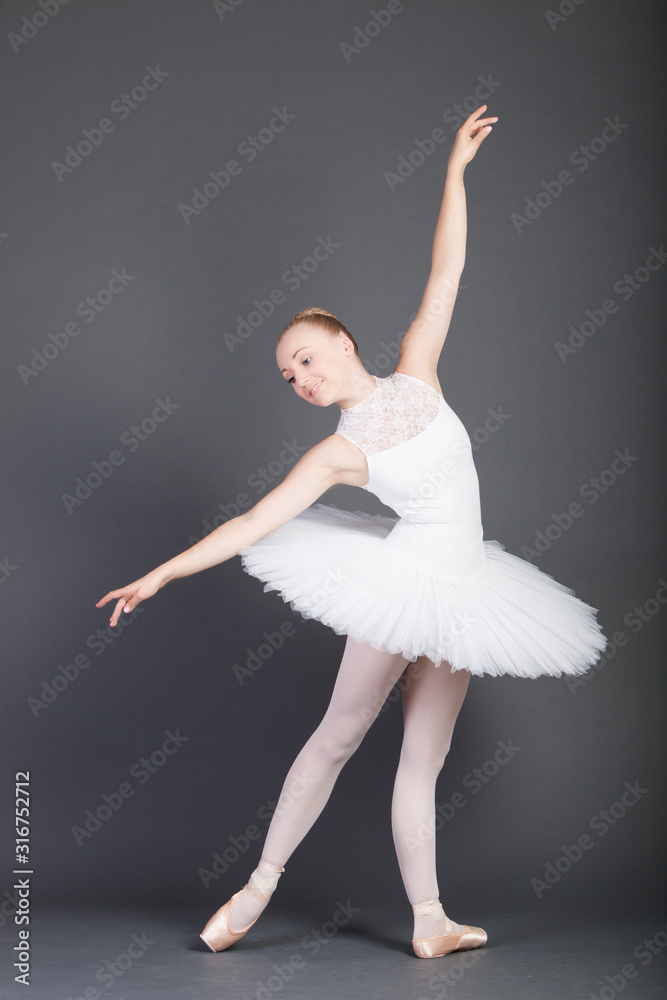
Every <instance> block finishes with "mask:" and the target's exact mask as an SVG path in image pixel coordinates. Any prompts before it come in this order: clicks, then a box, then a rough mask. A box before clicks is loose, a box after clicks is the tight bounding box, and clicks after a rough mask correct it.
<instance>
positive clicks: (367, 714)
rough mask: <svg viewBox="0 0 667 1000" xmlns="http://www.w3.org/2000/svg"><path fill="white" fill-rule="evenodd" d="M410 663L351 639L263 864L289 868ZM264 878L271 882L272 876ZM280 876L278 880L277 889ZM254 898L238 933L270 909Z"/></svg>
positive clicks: (236, 920) (245, 903) (240, 911)
mask: <svg viewBox="0 0 667 1000" xmlns="http://www.w3.org/2000/svg"><path fill="white" fill-rule="evenodd" d="M404 667H405V658H404V657H403V656H401V654H400V653H381V652H378V650H376V649H373V647H372V646H370V645H368V644H367V643H357V642H355V641H354V640H353V639H352V638H350V636H348V637H347V641H346V644H345V651H344V653H343V659H342V660H341V664H340V667H339V669H338V675H337V677H336V683H335V685H334V689H333V693H332V695H331V701H330V703H329V706H328V708H327V711H326V713H325V714H324V716H323V718H322V721H321V722H320V724H319V726H318V727H317V729H316V730H315V732H314V733H313V734H312V736H311V737H310V739H309V740H308V742H307V743H306V744H305V746H304V747H303V749H302V750H301V752H300V753H299V755H298V756H297V758H296V760H295V761H294V763H293V764H292V767H291V768H290V770H289V772H288V773H287V777H286V778H285V781H284V784H283V787H282V791H281V793H280V798H279V799H278V804H277V806H276V810H275V813H274V815H273V818H272V820H271V824H270V826H269V829H268V832H267V835H266V841H265V843H264V849H263V851H262V859H263V860H265V861H269V862H270V863H271V864H273V865H277V866H279V867H284V865H285V862H286V861H287V859H288V858H289V857H290V855H291V854H292V852H293V851H294V849H295V848H296V847H297V846H298V844H299V843H300V842H301V841H302V840H303V838H304V837H305V835H306V834H307V833H308V831H309V830H310V828H311V826H312V825H313V823H314V822H315V820H316V819H317V817H318V816H319V815H320V813H321V812H322V810H323V809H324V806H325V805H326V803H327V801H328V799H329V796H330V795H331V792H332V790H333V787H334V784H335V783H336V779H337V777H338V775H339V774H340V772H341V770H342V768H343V765H344V764H345V763H346V761H348V760H349V759H350V757H351V756H352V754H353V753H354V752H355V750H356V749H357V747H358V746H359V744H360V743H361V741H362V740H363V738H364V736H365V734H366V733H367V732H368V730H369V728H370V726H371V725H372V723H373V722H374V721H375V719H376V718H377V715H378V713H379V711H380V709H381V708H382V705H383V704H384V701H385V699H386V698H387V695H388V694H389V692H390V691H391V689H392V687H393V686H394V684H395V683H396V681H397V680H398V678H399V677H400V676H401V674H402V672H403V669H404ZM258 868H259V869H260V874H262V875H267V876H270V872H269V871H262V868H261V861H260V864H259V866H258ZM278 877H279V876H274V885H275V884H276V883H277V880H278ZM264 905H265V904H264V903H262V902H261V901H258V900H257V899H256V898H255V897H254V896H252V895H251V894H250V893H247V892H245V893H243V894H242V895H241V896H240V897H239V898H238V900H237V901H236V904H235V906H234V910H233V914H232V927H233V928H234V930H238V929H240V928H242V927H245V926H247V924H248V923H249V922H250V921H251V920H253V919H254V918H255V917H256V916H257V914H258V913H260V912H261V911H262V909H263V908H264Z"/></svg>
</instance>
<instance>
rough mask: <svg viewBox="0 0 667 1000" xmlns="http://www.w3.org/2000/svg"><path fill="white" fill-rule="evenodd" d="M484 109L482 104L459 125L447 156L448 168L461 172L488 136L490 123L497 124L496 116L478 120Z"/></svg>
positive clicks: (485, 107)
mask: <svg viewBox="0 0 667 1000" xmlns="http://www.w3.org/2000/svg"><path fill="white" fill-rule="evenodd" d="M486 109H487V105H486V104H482V106H481V107H479V108H477V110H476V111H473V112H472V114H471V115H469V116H468V117H467V118H466V120H465V121H464V123H463V125H461V127H460V129H459V130H458V132H457V133H456V139H455V140H454V145H453V147H452V151H451V153H450V154H449V163H448V168H452V169H459V170H463V168H464V167H465V166H466V164H467V163H470V161H471V160H472V158H473V156H474V155H475V153H476V152H477V150H478V149H479V147H480V146H481V145H482V143H483V142H484V140H485V139H486V137H487V135H489V134H490V132H491V122H497V121H498V118H497V116H496V117H493V118H480V115H481V114H482V112H484V111H486Z"/></svg>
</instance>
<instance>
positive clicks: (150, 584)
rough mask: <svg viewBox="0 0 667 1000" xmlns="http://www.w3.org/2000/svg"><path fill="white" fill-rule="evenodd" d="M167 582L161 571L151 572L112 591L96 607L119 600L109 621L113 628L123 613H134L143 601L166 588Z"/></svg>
mask: <svg viewBox="0 0 667 1000" xmlns="http://www.w3.org/2000/svg"><path fill="white" fill-rule="evenodd" d="M166 582H167V581H166V579H165V578H164V575H163V573H162V571H161V570H160V569H154V570H151V572H150V573H147V574H146V576H142V577H141V578H140V579H139V580H135V581H134V582H133V583H128V585H127V586H126V587H120V588H119V589H118V590H110V591H109V593H108V594H105V595H104V597H102V598H101V599H100V600H99V601H98V602H97V604H96V605H95V607H96V608H101V607H102V606H103V605H105V604H107V603H108V601H112V600H113V599H114V598H117V599H118V601H117V604H116V607H115V609H114V612H113V614H112V615H111V618H110V619H109V624H110V625H112V626H113V625H115V624H116V623H117V622H118V619H119V618H120V613H121V611H126V612H129V611H132V609H133V608H136V606H137V604H140V603H141V601H145V600H146V598H148V597H152V596H153V594H156V593H157V592H158V590H160V588H161V587H164V585H165V583H166Z"/></svg>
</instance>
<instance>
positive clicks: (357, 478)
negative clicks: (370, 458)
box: [311, 434, 369, 486]
mask: <svg viewBox="0 0 667 1000" xmlns="http://www.w3.org/2000/svg"><path fill="white" fill-rule="evenodd" d="M311 452H312V453H314V454H313V457H314V458H316V459H317V461H319V462H322V463H323V464H324V465H326V466H327V467H328V468H329V469H331V471H332V472H333V473H334V476H335V478H336V482H338V483H345V484H346V485H347V486H365V485H366V483H367V482H368V479H369V470H368V462H367V461H366V456H365V455H364V453H363V451H362V450H361V448H358V447H357V446H356V444H352V442H351V441H348V439H347V438H344V437H343V436H342V434H331V435H330V436H329V437H327V438H324V440H323V441H320V443H319V444H316V445H315V446H314V447H313V448H311Z"/></svg>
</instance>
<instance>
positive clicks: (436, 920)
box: [96, 105, 606, 958]
mask: <svg viewBox="0 0 667 1000" xmlns="http://www.w3.org/2000/svg"><path fill="white" fill-rule="evenodd" d="M486 109H487V106H486V105H482V106H481V107H479V108H478V109H477V110H476V111H474V112H473V113H472V114H471V115H470V116H469V117H468V118H467V120H466V121H465V122H464V123H463V125H462V126H461V127H460V129H459V130H458V132H457V134H456V138H455V141H454V143H453V146H452V150H451V153H450V156H449V160H448V164H447V174H446V180H445V186H444V193H443V198H442V205H441V208H440V213H439V216H438V221H437V225H436V229H435V236H434V241H433V254H432V266H431V272H430V276H429V279H428V282H427V285H426V289H425V292H424V296H423V299H422V302H421V305H420V308H419V312H418V313H417V316H416V318H415V320H414V321H413V323H412V324H411V326H410V328H409V329H408V331H407V332H406V334H405V336H404V338H403V340H402V342H401V346H400V353H399V361H398V365H397V367H396V370H395V371H394V372H393V373H392V374H391V375H389V376H387V377H386V378H379V377H378V376H375V375H371V374H370V373H369V372H368V371H366V369H365V368H364V366H363V364H362V362H361V360H360V357H359V351H358V347H357V344H356V342H355V340H354V338H353V336H352V335H351V333H350V332H349V330H347V328H346V327H345V326H344V325H343V323H341V321H340V320H339V319H338V318H337V317H336V316H334V315H333V314H332V313H329V312H327V311H326V310H324V309H317V308H311V309H304V310H302V311H301V312H299V313H298V314H297V315H296V316H295V317H294V319H292V320H291V322H290V323H288V325H287V326H286V327H285V328H284V330H283V331H282V332H281V334H280V336H279V338H278V344H277V348H276V361H277V364H278V368H279V369H280V372H281V375H282V377H283V378H284V379H285V381H286V382H287V383H288V384H289V385H291V386H292V387H293V389H294V391H295V392H296V394H297V395H298V396H299V397H300V398H301V399H303V400H304V401H305V402H307V403H309V404H310V405H312V406H318V407H326V406H331V405H334V404H335V405H336V406H338V407H339V409H340V415H339V422H338V426H337V428H336V431H335V433H333V434H331V435H330V436H329V437H327V438H325V439H324V440H323V441H321V442H319V443H318V444H316V445H315V446H314V447H312V448H311V449H310V450H309V451H308V452H307V453H306V454H304V455H303V456H302V457H301V458H300V459H299V461H298V462H297V463H296V465H295V466H294V468H293V469H292V470H291V471H290V472H289V474H288V475H287V476H286V477H285V479H284V480H283V482H282V483H280V484H279V485H278V486H276V487H275V489H273V490H272V491H271V492H270V493H268V494H267V495H266V496H264V497H263V498H262V499H261V500H260V501H259V502H258V503H257V504H256V505H255V506H254V507H253V508H252V509H250V510H248V511H246V512H245V513H243V514H241V515H239V516H238V517H235V518H232V519H231V520H230V521H227V522H226V523H225V524H223V525H221V526H220V527H219V528H217V529H216V530H215V531H213V532H212V533H211V534H210V535H208V536H207V537H206V538H204V539H202V541H200V542H197V543H196V544H195V545H193V546H192V547H191V548H189V549H187V550H186V551H184V552H181V553H180V554H179V555H177V556H175V557H173V558H172V559H170V560H168V561H167V562H165V563H163V564H162V565H160V566H158V567H157V568H156V569H154V570H152V571H151V572H150V573H148V574H146V576H143V577H141V578H140V579H138V580H135V581H134V582H133V583H130V584H128V585H127V586H125V587H121V588H119V589H117V590H112V591H110V592H109V593H107V594H106V595H105V596H104V597H103V598H101V600H100V601H98V602H97V605H96V606H97V607H102V606H103V605H104V604H106V603H107V602H109V601H112V600H115V601H116V604H115V607H114V610H113V613H112V615H111V619H110V622H111V625H115V624H116V622H117V621H118V618H119V616H120V614H121V613H122V612H123V611H124V612H126V613H129V612H130V611H132V610H133V609H134V608H135V607H136V606H137V605H138V604H139V603H140V602H141V601H144V600H146V599H147V598H149V597H151V596H153V595H154V594H155V593H157V591H158V590H159V589H160V588H162V587H164V586H165V585H166V584H167V583H168V582H169V581H171V580H174V579H177V578H180V577H185V576H189V575H191V574H193V573H198V572H200V571H202V570H204V569H207V568H209V567H211V566H215V565H217V564H218V563H221V562H224V561H226V560H228V559H231V558H233V557H234V556H237V555H238V556H240V557H241V561H242V566H243V569H244V570H245V571H246V572H248V573H250V574H251V575H253V576H255V577H257V578H258V579H259V580H261V581H263V583H264V589H265V590H276V591H278V593H279V594H280V595H281V597H282V598H283V599H284V600H285V601H288V602H289V603H290V604H291V606H292V607H293V608H294V609H295V610H297V611H299V612H300V613H301V614H302V615H303V616H304V617H312V618H317V619H318V620H319V621H321V622H323V623H324V624H326V625H328V626H329V627H330V628H332V629H333V630H334V631H335V632H336V633H338V634H341V635H345V636H346V641H345V648H344V651H343V656H342V660H341V663H340V667H339V669H338V673H337V677H336V681H335V684H334V687H333V692H332V695H331V700H330V702H329V705H328V707H327V710H326V712H325V714H324V716H323V718H322V720H321V722H320V724H319V725H318V726H317V728H316V729H315V731H314V732H313V734H312V735H311V737H310V738H309V740H308V741H307V742H306V744H305V745H304V747H303V748H302V750H301V751H300V753H299V754H298V755H297V757H296V759H295V761H294V763H293V764H292V767H291V768H290V770H289V772H288V774H287V776H286V778H285V781H284V784H283V787H282V790H281V793H280V796H279V799H278V803H277V806H276V809H275V812H274V815H273V817H272V819H271V823H270V826H269V828H268V831H267V835H266V839H265V842H264V846H263V850H262V854H261V857H260V860H259V863H258V865H257V867H256V868H255V870H254V871H253V872H252V873H251V875H250V877H249V879H248V882H247V883H246V884H245V885H244V886H243V888H242V889H240V890H239V891H238V892H236V893H234V895H233V896H232V897H231V898H230V899H229V900H228V901H227V902H226V903H225V904H224V905H223V906H222V907H220V909H219V910H218V911H217V912H216V913H215V914H214V915H213V916H212V917H211V919H210V920H209V921H208V923H207V924H206V926H205V928H204V929H203V931H202V933H201V935H200V936H201V938H202V940H203V941H204V942H205V943H206V944H207V945H208V947H209V948H211V949H212V950H213V951H223V950H224V949H226V948H228V947H229V946H230V945H233V944H234V943H235V942H237V941H239V940H240V939H241V938H242V937H243V936H244V935H245V934H246V933H247V931H248V930H249V929H250V928H251V927H252V926H253V924H254V923H255V922H256V920H257V919H258V918H259V916H260V915H261V913H262V912H263V910H264V909H265V907H266V906H267V904H268V902H269V900H270V898H271V896H272V894H273V892H274V890H275V889H276V886H277V883H278V880H279V878H280V875H281V874H282V873H283V872H284V871H285V864H286V863H287V861H288V859H289V857H290V856H291V854H292V853H293V851H294V850H295V849H296V847H297V846H298V845H299V843H300V842H301V841H302V840H303V838H304V837H305V835H306V834H307V832H308V831H309V830H310V829H311V827H312V825H313V824H314V823H315V821H316V819H317V818H318V816H319V815H320V813H321V812H322V810H323V809H324V806H325V805H326V803H327V801H328V799H329V797H330V795H331V792H332V790H333V787H334V784H335V782H336V780H337V778H338V775H339V774H340V772H341V770H342V768H343V766H344V764H345V763H346V762H347V761H348V760H349V759H350V757H351V756H352V754H353V753H354V752H355V750H356V749H357V748H358V746H359V745H360V743H361V742H362V740H363V738H364V736H365V734H366V732H367V731H368V730H369V728H370V726H371V725H372V723H373V722H374V720H375V718H377V715H378V714H379V712H380V709H381V708H382V705H383V703H384V701H385V700H386V698H387V696H388V695H389V693H390V691H391V690H392V688H393V687H394V685H395V684H396V683H397V681H399V680H400V679H401V677H402V676H403V675H404V673H405V672H406V671H409V683H405V684H403V685H402V704H403V720H404V733H403V742H402V747H401V753H400V760H399V764H398V768H397V772H396V779H395V783H394V790H393V797H392V812H391V822H392V833H393V838H394V845H395V850H396V855H397V859H398V863H399V868H400V872H401V877H402V880H403V884H404V887H405V891H406V895H407V897H408V900H409V902H410V903H411V905H412V911H413V918H414V923H413V936H412V945H413V951H414V954H415V955H417V956H418V957H420V958H435V957H438V956H442V955H446V954H449V953H450V952H453V951H462V950H466V949H470V948H478V947H481V946H482V945H483V944H485V942H486V940H487V935H486V932H485V931H484V930H483V929H482V928H480V927H475V926H471V925H468V924H460V923H457V922H456V921H454V920H451V919H450V918H449V917H448V916H447V914H446V913H445V910H444V908H443V906H442V903H441V901H440V898H439V889H438V882H437V875H436V853H435V786H436V779H437V777H438V774H439V773H440V771H441V769H442V767H443V765H444V762H445V758H446V756H447V753H448V751H449V748H450V744H451V740H452V734H453V730H454V726H455V723H456V719H457V717H458V715H459V712H460V709H461V706H462V704H463V701H464V698H465V695H466V692H467V689H468V685H469V681H470V677H471V675H472V674H473V673H474V674H477V675H480V676H482V675H484V674H491V675H500V674H510V675H513V676H517V677H538V676H543V675H547V676H561V675H562V674H581V673H583V672H584V671H586V670H587V669H589V667H590V666H591V665H592V664H593V663H595V662H596V661H597V660H598V659H599V657H600V655H601V652H602V651H603V650H604V648H605V647H606V639H605V637H604V635H603V634H602V631H601V629H600V626H599V624H598V623H597V621H596V619H595V612H596V610H597V609H595V608H592V607H590V606H589V605H587V604H584V603H583V602H582V601H581V600H579V598H577V597H576V596H575V595H574V591H572V590H571V589H570V588H568V587H565V586H564V585H562V584H560V583H558V582H557V581H555V580H554V579H553V578H552V577H551V576H549V575H548V574H546V573H544V572H542V571H541V570H539V569H538V568H537V567H535V566H533V565H532V564H531V563H527V562H526V561H524V560H523V559H519V558H518V557H516V556H513V555H511V554H509V553H508V552H506V551H505V550H504V547H503V546H502V545H501V544H500V543H499V542H496V541H485V540H484V538H483V531H482V523H481V510H480V499H479V483H478V479H477V473H476V470H475V466H474V461H473V456H472V447H471V443H470V439H469V437H468V434H467V432H466V430H465V428H464V426H463V424H462V423H461V421H460V420H459V418H458V417H457V416H456V414H455V413H454V412H453V411H452V409H451V408H450V407H449V405H448V404H447V403H446V401H445V399H444V397H443V394H442V389H441V386H440V383H439V381H438V375H437V365H438V359H439V357H440V353H441V351H442V347H443V344H444V342H445V338H446V335H447V331H448V328H449V325H450V320H451V315H452V311H453V308H454V302H455V300H456V293H457V290H458V286H459V280H460V276H461V272H462V270H463V265H464V261H465V245H466V229H467V222H466V198H465V188H464V183H463V176H464V171H465V167H466V165H467V164H468V163H469V162H470V161H471V160H472V159H473V157H474V156H475V154H476V153H477V150H478V149H479V147H480V145H481V143H482V142H483V141H484V139H485V138H486V136H487V135H488V134H489V133H490V131H491V129H492V125H491V123H492V122H497V121H498V118H497V117H482V115H483V113H484V112H485V111H486ZM338 483H344V484H347V485H350V486H357V487H361V488H363V489H367V490H369V491H370V492H372V493H374V494H375V495H376V496H378V497H379V498H380V499H381V500H382V501H383V502H384V503H386V504H387V505H388V506H389V507H391V508H393V510H394V511H395V512H396V514H397V517H395V518H392V517H384V516H380V515H375V516H374V515H370V514H364V513H351V512H349V511H344V510H338V509H336V508H335V507H332V506H327V505H323V504H317V503H316V501H317V499H318V498H319V497H320V496H321V495H322V494H323V493H324V492H325V491H326V490H327V489H329V488H330V487H331V486H333V485H335V484H338ZM408 664H409V666H408ZM296 789H298V790H299V794H298V795H295V794H293V793H294V792H295V790H296ZM424 830H426V831H431V836H429V837H427V838H424V836H423V831H424ZM417 843H418V844H419V845H420V849H419V850H415V846H414V845H415V844H417Z"/></svg>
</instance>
